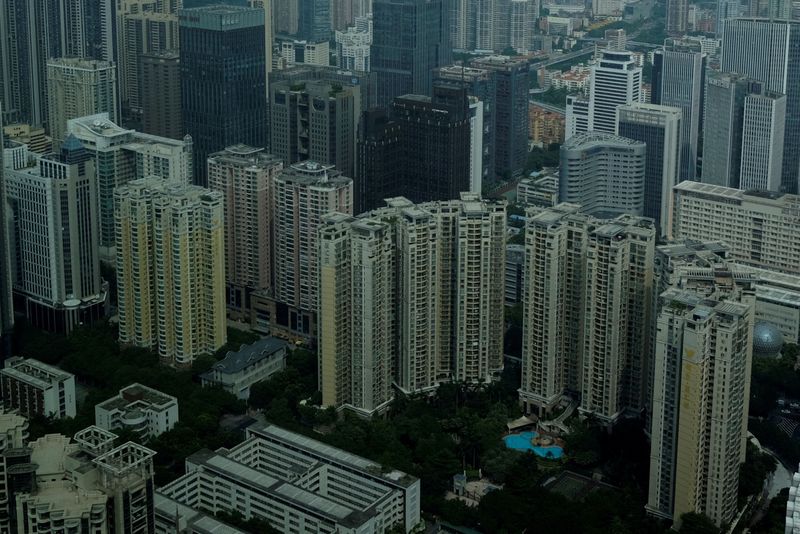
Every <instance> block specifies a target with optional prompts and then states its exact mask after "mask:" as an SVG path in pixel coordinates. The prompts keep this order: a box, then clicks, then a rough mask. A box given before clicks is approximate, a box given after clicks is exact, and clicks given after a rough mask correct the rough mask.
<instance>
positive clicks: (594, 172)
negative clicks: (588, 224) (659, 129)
mask: <svg viewBox="0 0 800 534" xmlns="http://www.w3.org/2000/svg"><path fill="white" fill-rule="evenodd" d="M646 150H647V147H646V145H645V144H644V143H643V142H641V141H634V140H633V139H627V138H625V137H620V136H618V135H613V134H607V133H601V132H588V133H582V134H577V135H575V136H573V137H571V138H569V139H568V140H567V141H566V142H565V143H564V144H563V145H561V171H560V173H561V174H560V179H559V190H558V200H559V202H570V203H573V204H579V205H580V206H581V207H582V209H583V211H584V212H585V213H587V214H589V215H592V216H595V217H601V218H606V219H608V218H613V217H615V216H617V215H622V214H626V213H627V214H631V215H642V212H643V210H644V190H645V163H646Z"/></svg>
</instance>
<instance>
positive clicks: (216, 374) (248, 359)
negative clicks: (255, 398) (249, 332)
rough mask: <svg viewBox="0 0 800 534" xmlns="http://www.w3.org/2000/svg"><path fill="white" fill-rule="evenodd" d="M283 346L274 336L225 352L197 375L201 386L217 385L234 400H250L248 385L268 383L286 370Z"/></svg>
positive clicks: (284, 346) (284, 347) (284, 348)
mask: <svg viewBox="0 0 800 534" xmlns="http://www.w3.org/2000/svg"><path fill="white" fill-rule="evenodd" d="M287 347H288V345H287V343H286V342H285V341H283V340H280V339H278V338H275V337H265V338H262V339H259V340H258V341H256V342H255V343H253V344H251V345H242V346H241V348H240V349H239V350H238V351H236V352H233V351H229V352H228V353H227V354H226V355H225V357H224V358H223V359H222V360H220V361H218V362H217V363H215V364H214V365H213V366H212V367H211V369H209V370H208V371H206V372H205V373H203V374H201V375H200V382H201V383H202V384H203V387H207V386H220V387H222V389H224V390H225V391H228V392H230V393H232V394H233V395H236V397H237V398H239V399H242V400H247V399H248V398H250V386H252V385H253V384H255V383H256V382H261V381H263V380H268V379H269V377H271V376H272V375H273V374H275V373H277V372H278V371H282V370H283V369H285V368H286V353H287Z"/></svg>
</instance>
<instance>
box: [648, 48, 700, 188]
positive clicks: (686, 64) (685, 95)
mask: <svg viewBox="0 0 800 534" xmlns="http://www.w3.org/2000/svg"><path fill="white" fill-rule="evenodd" d="M705 65H706V56H705V54H703V53H702V52H700V50H699V47H698V48H697V49H692V48H689V47H687V46H685V45H680V46H679V45H676V44H673V43H672V41H671V40H670V39H668V40H667V43H666V44H665V46H664V50H657V51H656V53H655V56H654V58H653V92H652V96H651V100H652V102H653V104H660V105H663V106H674V107H677V108H680V109H681V110H682V111H683V125H682V128H683V133H682V140H681V162H680V179H681V180H694V179H696V177H697V159H698V147H699V142H698V141H699V137H700V129H701V122H702V118H703V87H704V85H705V80H704V77H705V71H706V69H705Z"/></svg>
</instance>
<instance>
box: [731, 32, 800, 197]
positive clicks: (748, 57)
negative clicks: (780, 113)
mask: <svg viewBox="0 0 800 534" xmlns="http://www.w3.org/2000/svg"><path fill="white" fill-rule="evenodd" d="M798 50H800V23H798V22H795V21H773V20H768V19H732V20H729V21H728V22H726V24H725V35H724V38H723V46H722V59H721V68H722V71H723V72H735V73H738V74H740V75H742V76H747V77H748V78H751V79H753V80H756V81H760V82H762V83H763V84H764V89H766V90H767V91H772V92H774V93H779V94H783V95H786V122H785V133H784V145H783V165H782V172H781V191H785V192H787V193H794V194H797V193H798V180H800V52H798Z"/></svg>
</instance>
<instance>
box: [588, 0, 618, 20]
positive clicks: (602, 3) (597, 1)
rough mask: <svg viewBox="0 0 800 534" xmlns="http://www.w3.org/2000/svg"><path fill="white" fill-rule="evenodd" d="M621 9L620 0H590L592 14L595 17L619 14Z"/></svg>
mask: <svg viewBox="0 0 800 534" xmlns="http://www.w3.org/2000/svg"><path fill="white" fill-rule="evenodd" d="M621 10H622V3H621V2H620V0H592V15H594V16H595V17H598V16H608V15H619V13H620V11H621Z"/></svg>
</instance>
